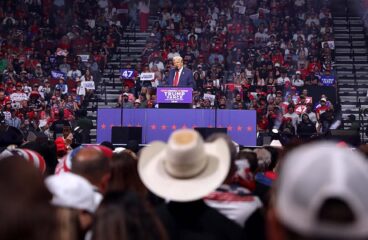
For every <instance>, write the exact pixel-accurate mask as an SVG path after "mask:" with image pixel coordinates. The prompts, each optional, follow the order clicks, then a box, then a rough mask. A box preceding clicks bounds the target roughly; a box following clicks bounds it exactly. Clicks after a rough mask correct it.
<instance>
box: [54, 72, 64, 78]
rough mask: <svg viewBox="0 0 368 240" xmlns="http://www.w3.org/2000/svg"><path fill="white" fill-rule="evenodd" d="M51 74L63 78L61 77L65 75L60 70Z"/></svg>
mask: <svg viewBox="0 0 368 240" xmlns="http://www.w3.org/2000/svg"><path fill="white" fill-rule="evenodd" d="M51 76H52V77H53V78H61V77H65V76H64V73H63V72H60V71H51Z"/></svg>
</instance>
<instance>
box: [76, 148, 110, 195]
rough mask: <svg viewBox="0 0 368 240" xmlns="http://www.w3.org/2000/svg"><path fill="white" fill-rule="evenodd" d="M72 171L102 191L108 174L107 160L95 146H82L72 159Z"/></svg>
mask: <svg viewBox="0 0 368 240" xmlns="http://www.w3.org/2000/svg"><path fill="white" fill-rule="evenodd" d="M72 172H73V173H75V174H78V175H80V176H82V177H84V178H86V179H87V180H88V181H89V182H90V183H91V184H93V185H95V186H96V187H98V188H99V189H100V191H101V192H104V188H103V186H104V182H105V181H106V179H105V178H106V176H108V175H109V160H108V159H107V158H106V157H105V156H104V155H103V153H102V152H101V151H98V150H97V149H95V148H89V147H87V148H83V149H81V150H80V151H79V152H78V153H77V154H76V155H75V156H74V157H73V159H72ZM107 180H108V179H107Z"/></svg>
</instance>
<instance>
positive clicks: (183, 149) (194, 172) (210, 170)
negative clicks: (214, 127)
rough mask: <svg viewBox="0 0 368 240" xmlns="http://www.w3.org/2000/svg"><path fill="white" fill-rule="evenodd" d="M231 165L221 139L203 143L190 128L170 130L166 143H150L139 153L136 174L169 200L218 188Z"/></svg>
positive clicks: (200, 195) (195, 197)
mask: <svg viewBox="0 0 368 240" xmlns="http://www.w3.org/2000/svg"><path fill="white" fill-rule="evenodd" d="M230 166H231V155H230V150H229V147H228V144H227V143H226V141H225V140H224V139H223V138H218V139H216V140H215V141H213V142H204V141H203V139H202V137H201V136H200V134H199V133H198V132H197V131H195V130H193V129H181V130H177V131H175V132H173V133H172V134H171V135H170V137H169V140H168V142H167V144H166V143H163V142H152V143H151V144H150V145H149V146H148V147H145V148H143V149H142V151H141V152H140V156H139V161H138V173H139V176H140V178H141V180H142V182H143V183H144V185H145V186H146V187H147V188H148V189H149V190H150V191H151V192H153V193H154V194H155V195H157V196H159V197H162V198H165V199H170V201H173V202H191V201H197V200H200V199H202V198H203V197H204V196H207V195H208V194H209V193H211V192H212V191H214V190H215V189H216V188H217V187H219V186H220V185H221V184H222V183H223V181H224V180H225V179H226V177H227V175H228V172H229V169H230Z"/></svg>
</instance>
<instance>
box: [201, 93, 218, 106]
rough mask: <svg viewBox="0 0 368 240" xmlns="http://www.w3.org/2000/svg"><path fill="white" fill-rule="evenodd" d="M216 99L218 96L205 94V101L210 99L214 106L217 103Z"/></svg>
mask: <svg viewBox="0 0 368 240" xmlns="http://www.w3.org/2000/svg"><path fill="white" fill-rule="evenodd" d="M215 98H216V96H215V95H213V94H208V93H205V94H204V95H203V99H208V100H210V101H211V104H212V105H213V104H214V103H215Z"/></svg>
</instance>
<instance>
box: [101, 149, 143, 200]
mask: <svg viewBox="0 0 368 240" xmlns="http://www.w3.org/2000/svg"><path fill="white" fill-rule="evenodd" d="M137 166H138V159H137V156H136V155H135V153H133V152H132V151H130V150H124V151H122V152H118V153H114V155H113V156H112V159H111V162H110V179H109V183H108V186H107V191H108V192H120V191H127V190H129V191H132V192H135V193H137V194H138V195H139V196H141V197H143V198H144V197H145V196H146V194H147V189H146V187H145V186H144V185H143V183H142V181H141V179H140V178H139V175H138V169H137Z"/></svg>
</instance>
